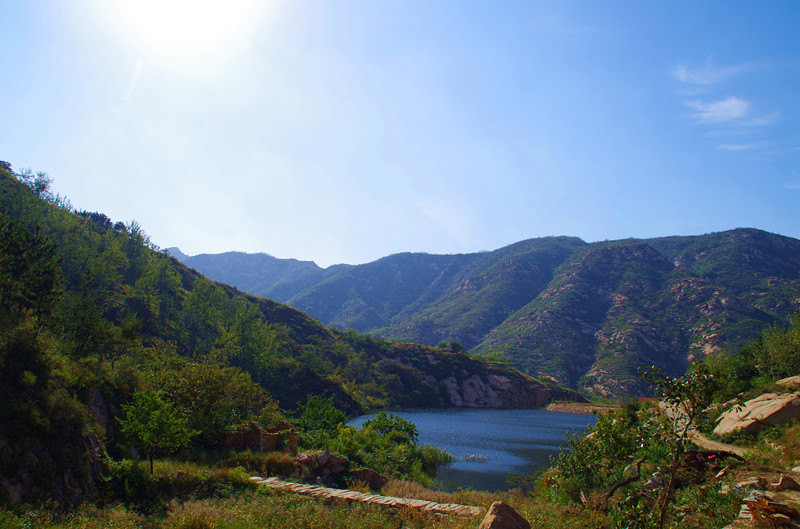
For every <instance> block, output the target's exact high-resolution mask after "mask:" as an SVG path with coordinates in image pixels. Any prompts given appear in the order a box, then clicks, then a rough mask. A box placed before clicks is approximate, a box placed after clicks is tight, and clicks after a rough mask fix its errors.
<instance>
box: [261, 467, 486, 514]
mask: <svg viewBox="0 0 800 529" xmlns="http://www.w3.org/2000/svg"><path fill="white" fill-rule="evenodd" d="M250 479H251V480H253V481H254V482H256V483H257V484H259V485H264V486H266V487H270V488H273V489H278V490H289V491H292V492H296V493H298V494H307V495H309V496H313V497H315V498H325V499H328V498H330V499H337V500H344V501H358V502H362V503H372V504H374V505H382V506H384V507H392V508H395V509H401V508H403V507H406V508H409V509H416V510H419V511H423V512H429V513H437V514H453V515H456V516H478V515H480V514H483V511H484V510H485V509H483V508H482V507H475V506H473V505H460V504H458V503H436V502H433V501H425V500H415V499H411V498H395V497H394V496H381V495H380V494H367V493H364V492H358V491H355V490H344V489H332V488H328V487H320V486H317V485H306V484H304V483H293V482H291V481H281V480H279V479H278V478H261V477H258V476H253V477H252V478H250Z"/></svg>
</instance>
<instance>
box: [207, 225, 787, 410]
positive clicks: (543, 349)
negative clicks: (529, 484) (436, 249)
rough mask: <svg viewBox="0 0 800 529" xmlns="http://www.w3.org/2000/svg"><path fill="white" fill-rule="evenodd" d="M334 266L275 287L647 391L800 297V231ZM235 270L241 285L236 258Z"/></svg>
mask: <svg viewBox="0 0 800 529" xmlns="http://www.w3.org/2000/svg"><path fill="white" fill-rule="evenodd" d="M206 258H207V259H210V260H211V261H213V260H214V259H215V258H216V257H215V256H207V257H206ZM242 258H243V259H244V260H249V259H254V258H253V257H249V256H242ZM198 266H199V267H198V270H200V271H202V272H203V273H207V274H208V275H209V276H210V277H214V275H213V270H211V269H210V268H204V267H203V266H205V265H202V266H201V265H199V264H198ZM324 272H325V275H324V276H321V275H316V276H313V277H312V276H311V275H309V276H305V277H304V278H303V279H302V280H301V279H300V278H296V279H295V282H294V288H287V289H284V290H281V291H278V290H269V289H267V292H269V295H273V296H274V297H275V299H277V300H280V301H283V302H285V303H287V304H289V305H292V306H294V307H297V308H298V309H300V310H303V311H304V312H306V313H308V314H310V315H312V316H314V317H316V318H319V319H320V320H321V321H322V322H323V323H325V324H327V325H331V326H334V327H337V328H340V329H345V328H353V329H356V330H358V331H360V332H369V333H373V334H376V335H380V336H384V337H386V338H389V339H393V340H399V339H405V340H410V341H416V342H420V343H423V344H427V345H431V346H432V345H435V344H437V343H440V342H442V341H445V342H450V341H458V342H460V343H461V344H462V345H463V346H465V347H466V348H468V349H471V350H472V352H474V353H476V354H480V355H488V356H492V357H495V356H496V357H501V358H505V359H506V360H508V361H510V362H511V363H512V365H515V366H516V367H518V368H520V369H522V370H524V371H526V372H528V373H530V374H533V375H536V376H547V377H552V378H553V379H554V380H557V381H558V382H559V383H562V384H566V385H569V386H570V387H573V388H577V389H581V390H583V391H585V392H588V393H590V394H595V395H602V396H613V395H624V394H635V395H639V394H645V393H646V392H647V391H648V389H647V388H648V386H647V384H645V383H644V382H643V381H642V380H641V379H640V378H639V377H638V372H639V370H640V369H641V368H642V367H645V366H649V365H656V366H659V367H661V368H663V369H664V370H665V371H666V373H668V374H671V375H677V374H680V373H682V372H683V370H684V369H685V368H686V366H687V364H688V363H689V362H691V361H692V360H694V359H698V358H701V357H703V356H706V355H709V354H718V353H720V352H730V353H734V352H736V351H737V350H738V348H739V347H741V346H742V345H743V344H744V343H746V342H748V341H750V340H752V339H754V338H756V337H757V336H758V334H759V333H760V331H761V330H762V329H763V328H764V327H765V326H768V325H771V324H780V325H783V324H785V323H786V322H787V321H788V317H789V315H791V314H793V313H795V312H797V311H798V309H800V241H798V240H796V239H793V238H790V237H785V236H781V235H776V234H772V233H768V232H764V231H761V230H756V229H744V228H741V229H735V230H729V231H724V232H718V233H711V234H706V235H699V236H681V237H677V236H676V237H663V238H653V239H641V240H636V239H626V240H619V241H603V242H598V243H586V242H584V241H582V240H580V239H577V238H574V237H546V238H539V239H531V240H527V241H522V242H519V243H516V244H512V245H510V246H507V247H504V248H500V249H498V250H494V251H491V252H483V253H475V254H464V255H429V254H411V253H405V254H397V255H392V256H388V257H384V258H382V259H379V260H377V261H375V262H372V263H367V264H363V265H358V266H350V267H341V268H338V269H334V270H331V269H326V270H324ZM228 273H229V274H231V275H230V276H229V279H230V280H231V282H232V283H234V284H237V283H239V284H241V282H240V281H239V280H238V279H237V270H236V269H229V270H228ZM316 273H317V274H318V273H319V272H316ZM318 278H319V279H318ZM305 281H311V282H313V281H317V282H316V283H315V284H311V285H310V286H307V287H305V288H301V285H302V284H303V283H304V282H305Z"/></svg>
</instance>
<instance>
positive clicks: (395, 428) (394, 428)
mask: <svg viewBox="0 0 800 529" xmlns="http://www.w3.org/2000/svg"><path fill="white" fill-rule="evenodd" d="M363 427H364V428H369V429H371V430H372V431H374V432H375V433H377V434H378V435H382V436H386V437H387V438H389V439H390V440H391V441H394V442H401V443H411V444H416V442H417V437H418V436H419V431H418V430H417V426H416V425H415V424H414V423H413V422H411V421H409V420H407V419H404V418H402V417H400V416H398V415H395V414H393V413H388V412H385V411H382V412H380V413H379V414H377V415H375V416H374V417H372V418H371V419H367V420H366V421H364V424H363Z"/></svg>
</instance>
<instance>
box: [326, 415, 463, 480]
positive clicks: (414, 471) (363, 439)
mask: <svg viewBox="0 0 800 529" xmlns="http://www.w3.org/2000/svg"><path fill="white" fill-rule="evenodd" d="M412 425H413V424H412ZM328 447H329V448H330V449H331V450H333V451H335V452H337V453H340V454H342V455H344V456H345V457H347V458H348V459H349V460H350V464H351V467H353V468H358V467H368V468H371V469H373V470H376V471H378V472H381V473H382V474H385V475H387V476H389V477H393V478H405V479H411V480H413V481H416V482H418V483H422V484H423V485H430V484H432V483H433V480H432V477H433V476H435V474H436V467H437V466H439V465H443V464H446V463H449V462H450V460H451V456H450V454H448V453H447V452H445V451H443V450H439V449H438V448H435V447H432V446H430V445H423V446H419V445H417V444H416V443H410V442H397V440H396V438H393V436H392V435H381V434H379V433H378V432H377V431H375V430H374V429H372V428H371V427H369V426H365V427H362V428H355V427H353V426H340V427H339V428H338V432H337V435H336V437H335V438H332V439H331V440H330V441H329V442H328Z"/></svg>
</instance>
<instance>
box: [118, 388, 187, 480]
mask: <svg viewBox="0 0 800 529" xmlns="http://www.w3.org/2000/svg"><path fill="white" fill-rule="evenodd" d="M123 409H124V410H125V417H124V418H118V419H117V421H118V422H119V425H120V431H121V432H122V433H123V434H124V435H125V436H126V437H128V438H129V439H130V440H131V441H132V442H133V443H134V445H135V446H137V447H138V448H140V449H141V450H142V451H143V452H144V453H145V454H146V456H147V458H148V459H149V460H150V473H152V472H153V458H154V457H155V456H157V455H169V454H171V453H173V452H175V451H177V450H179V449H181V448H183V447H185V446H187V445H188V444H189V441H191V439H192V437H194V436H195V435H197V433H198V432H197V431H196V430H190V429H189V428H188V425H187V423H188V421H187V420H186V419H185V418H183V417H181V416H180V415H179V414H178V411H177V409H176V408H175V406H173V405H172V404H171V403H170V402H168V401H166V400H164V398H163V396H162V393H161V392H159V391H139V392H136V393H135V394H134V395H133V402H132V403H130V404H127V405H124V406H123Z"/></svg>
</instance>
